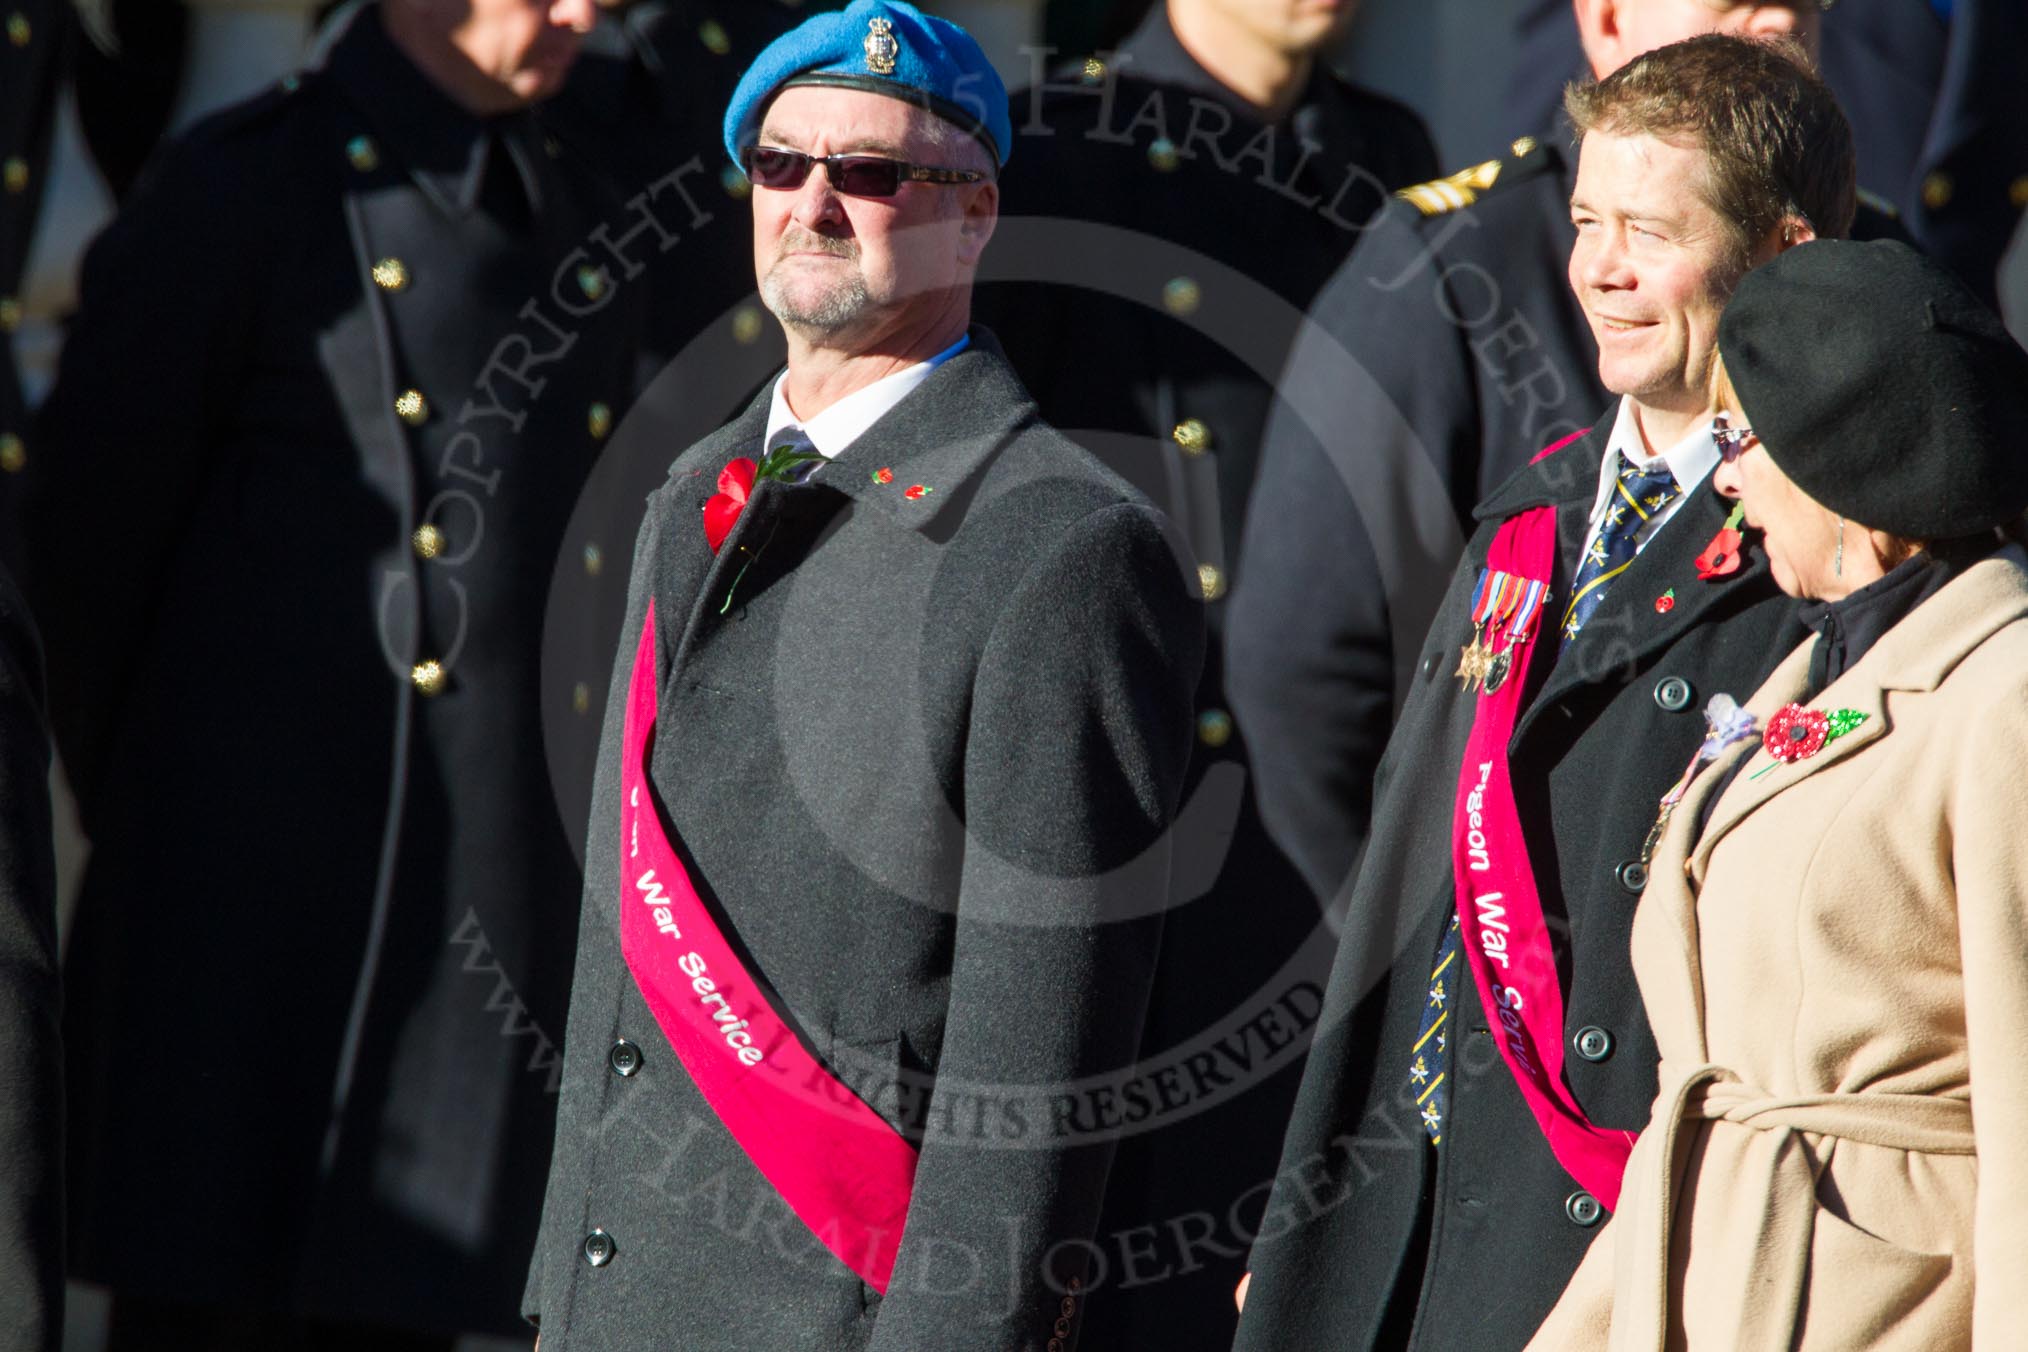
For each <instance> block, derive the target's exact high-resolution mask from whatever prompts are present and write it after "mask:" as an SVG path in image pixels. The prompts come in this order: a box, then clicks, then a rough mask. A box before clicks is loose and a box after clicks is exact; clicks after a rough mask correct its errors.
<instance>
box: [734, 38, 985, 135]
mask: <svg viewBox="0 0 2028 1352" xmlns="http://www.w3.org/2000/svg"><path fill="white" fill-rule="evenodd" d="M790 85H831V86H834V87H838V88H844V89H863V90H866V91H867V92H869V93H873V94H885V95H887V96H888V97H890V98H897V99H901V100H903V101H904V102H907V103H913V104H915V105H916V106H917V107H920V108H925V109H927V110H929V111H930V112H932V113H935V114H936V115H937V116H939V117H941V118H943V119H944V120H946V121H948V122H952V123H955V124H956V125H958V126H959V127H962V128H963V129H964V130H965V131H967V132H970V133H971V134H972V135H973V136H976V137H977V138H979V140H980V141H981V142H983V143H984V144H985V147H986V149H987V150H988V151H990V152H991V153H992V156H993V159H994V161H995V162H996V163H998V164H1002V165H1004V164H1006V163H1007V155H1008V152H1009V151H1011V150H1012V149H1013V148H1014V147H1013V142H1014V124H1013V122H1012V120H1011V119H1010V118H1009V117H1008V115H1007V86H1005V85H1003V84H1002V83H1000V76H999V73H998V72H997V71H995V70H994V69H993V63H992V62H990V61H988V60H987V59H986V54H985V53H984V52H982V51H980V50H979V44H978V43H977V42H976V41H974V40H973V38H972V35H971V34H970V33H967V32H966V31H965V30H964V29H962V28H960V27H958V26H957V25H956V24H954V23H952V22H950V20H948V19H933V18H930V17H929V16H928V15H926V14H924V13H923V12H922V11H921V10H919V9H917V8H916V7H915V6H914V5H908V4H903V3H901V0H853V3H852V4H850V5H848V6H846V7H845V8H844V9H842V10H836V11H833V12H831V13H828V14H818V15H815V16H814V17H812V18H810V19H808V20H806V21H805V22H803V23H801V24H799V25H797V26H796V27H795V28H794V29H791V30H790V31H789V32H787V33H784V34H783V35H782V36H781V37H779V38H776V39H775V40H774V41H773V42H772V43H769V44H768V46H767V49H766V50H765V51H763V52H762V53H761V54H760V56H759V57H757V58H755V60H754V63H753V65H752V66H751V67H749V68H748V70H747V72H746V74H745V75H744V76H742V77H741V79H740V82H739V87H738V88H737V89H735V90H733V92H732V103H731V105H730V106H729V107H727V108H726V110H725V153H726V154H728V155H730V156H731V157H732V160H733V163H735V164H737V163H739V162H740V151H741V150H742V149H743V148H745V147H746V146H750V145H752V144H753V143H754V140H755V138H756V137H757V136H759V134H760V122H761V117H762V115H763V114H764V113H765V112H766V111H767V106H768V103H769V101H770V100H772V99H773V98H774V96H775V95H776V94H778V93H780V92H781V91H782V90H783V89H786V88H788V87H789V86H790Z"/></svg>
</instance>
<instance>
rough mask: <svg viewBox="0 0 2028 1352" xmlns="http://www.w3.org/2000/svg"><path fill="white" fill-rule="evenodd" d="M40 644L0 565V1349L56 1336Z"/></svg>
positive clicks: (58, 1260)
mask: <svg viewBox="0 0 2028 1352" xmlns="http://www.w3.org/2000/svg"><path fill="white" fill-rule="evenodd" d="M43 706H44V691H43V679H42V648H41V645H40V644H39V643H38V642H37V640H36V636H35V627H34V625H33V624H32V623H31V622H30V620H29V618H28V607H27V605H26V604H25V603H24V602H23V601H22V599H21V595H20V593H19V592H17V591H16V590H15V589H14V582H13V580H12V579H11V578H9V577H8V576H7V575H6V573H5V572H4V571H0V1160H5V1161H6V1167H5V1168H0V1330H4V1331H0V1346H5V1347H7V1348H8V1349H9V1352H56V1348H57V1347H58V1346H60V1345H61V1344H62V1341H63V1200H62V1199H63V1060H62V1055H61V1050H60V1043H59V1033H58V1027H57V1018H58V1003H59V1002H58V990H57V954H56V864H55V861H54V860H53V859H52V857H51V850H50V813H49V729H48V727H47V725H46V724H45V723H44V721H43V715H42V711H43Z"/></svg>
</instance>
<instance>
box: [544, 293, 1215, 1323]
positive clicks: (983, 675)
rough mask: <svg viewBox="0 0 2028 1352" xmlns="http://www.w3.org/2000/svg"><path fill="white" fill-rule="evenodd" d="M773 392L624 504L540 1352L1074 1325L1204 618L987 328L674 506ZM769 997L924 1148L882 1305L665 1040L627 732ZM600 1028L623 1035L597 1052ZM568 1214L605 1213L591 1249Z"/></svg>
mask: <svg viewBox="0 0 2028 1352" xmlns="http://www.w3.org/2000/svg"><path fill="white" fill-rule="evenodd" d="M768 407H769V404H768V397H767V395H766V394H765V393H763V394H762V396H761V397H760V398H759V399H757V400H756V401H755V402H754V403H753V404H752V405H751V406H750V407H749V408H748V409H747V410H746V412H745V413H744V414H742V415H741V416H740V417H739V418H738V419H737V420H735V421H734V422H733V423H732V424H731V425H729V426H727V427H726V428H724V429H722V430H721V431H719V432H717V433H715V434H713V435H712V436H710V437H708V438H706V439H705V440H704V441H702V442H700V443H699V444H697V445H695V446H693V447H691V448H690V449H689V450H688V451H686V452H684V453H683V454H682V456H680V457H679V458H678V459H677V460H676V462H675V465H674V466H673V468H672V469H671V470H670V474H669V480H668V482H667V484H665V485H664V486H663V487H662V488H660V489H659V490H658V491H657V492H656V493H655V494H654V495H653V496H652V497H651V498H650V500H649V506H648V514H647V519H646V521H645V523H644V524H643V526H642V530H641V535H640V538H639V542H638V544H637V546H636V550H635V559H634V569H633V577H632V581H631V584H630V591H629V599H628V606H627V620H626V627H625V629H624V631H623V638H622V646H621V657H620V660H619V662H618V663H617V665H616V667H615V673H614V684H613V687H612V695H611V698H610V700H609V702H608V705H607V715H606V726H605V733H604V741H603V743H602V746H601V750H600V757H599V766H598V774H597V780H596V787H595V792H594V799H593V809H592V821H591V831H590V837H589V839H590V846H589V851H588V857H587V865H586V885H585V901H584V911H583V919H582V925H581V929H580V939H579V951H578V959H577V976H576V983H575V986H574V989H573V993H572V1001H571V1013H570V1023H569V1027H568V1032H567V1035H566V1048H565V1071H564V1082H563V1090H562V1100H561V1105H560V1110H559V1118H558V1125H557V1144H556V1154H555V1160H554V1163H553V1165H552V1167H551V1173H550V1181H549V1195H548V1200H547V1204H546V1207H545V1210H544V1216H543V1223H542V1231H541V1239H540V1242H539V1246H538V1249H537V1252H536V1255H535V1261H534V1265H533V1270H532V1272H531V1275H530V1279H529V1285H528V1296H527V1300H526V1311H527V1313H528V1314H529V1315H530V1317H531V1318H534V1319H536V1320H537V1321H538V1322H539V1324H540V1326H541V1329H542V1341H543V1348H544V1352H581V1350H583V1349H597V1350H598V1352H628V1350H629V1349H641V1350H642V1352H648V1350H649V1349H653V1350H654V1352H668V1350H670V1349H681V1348H693V1347H694V1348H704V1347H709V1348H713V1349H728V1350H729V1352H730V1350H733V1349H753V1352H782V1350H783V1349H789V1348H794V1349H798V1350H799V1352H800V1350H803V1349H830V1348H852V1349H857V1348H878V1349H896V1350H897V1352H898V1350H899V1349H911V1350H913V1349H922V1348H937V1349H940V1350H941V1352H964V1350H965V1349H980V1350H981V1352H983V1350H984V1349H1015V1348H1022V1349H1029V1348H1032V1349H1036V1352H1045V1349H1046V1350H1047V1352H1060V1349H1065V1348H1069V1347H1072V1346H1074V1345H1075V1343H1076V1340H1077V1333H1078V1327H1079V1323H1080V1316H1081V1314H1082V1305H1083V1292H1084V1289H1085V1287H1086V1286H1087V1285H1088V1284H1091V1283H1093V1282H1094V1281H1095V1279H1096V1274H1095V1273H1094V1272H1092V1271H1091V1265H1092V1263H1093V1261H1094V1260H1093V1253H1092V1250H1091V1249H1090V1247H1089V1244H1088V1241H1089V1238H1090V1235H1091V1232H1092V1229H1093V1227H1094V1225H1095V1223H1096V1218H1097V1216H1098V1209H1099V1202H1100V1200H1101V1197H1102V1194H1103V1190H1104V1184H1105V1179H1106V1171H1107V1167H1108V1162H1109V1160H1110V1158H1111V1155H1112V1153H1113V1152H1112V1144H1111V1141H1110V1139H1109V1136H1110V1133H1109V1131H1108V1130H1106V1124H1108V1123H1116V1122H1117V1117H1116V1116H1114V1117H1108V1116H1107V1115H1106V1114H1104V1113H1102V1112H1096V1111H1092V1110H1091V1105H1092V1104H1093V1103H1094V1102H1095V1101H1098V1102H1104V1101H1107V1100H1105V1097H1104V1095H1105V1081H1106V1078H1107V1074H1108V1072H1113V1071H1118V1070H1120V1069H1121V1068H1123V1067H1124V1066H1126V1064H1127V1063H1129V1062H1131V1061H1132V1059H1133V1056H1134V1051H1135V1045H1136V1039H1137V1037H1138V1034H1139V1031H1140V1025H1141V1021H1142V1017H1143V1013H1144V1010H1145V1006H1146V1000H1147V993H1148V986H1149V980H1150V975H1151V972H1152V970H1153V964H1154V958H1155V951H1156V946H1157V944H1158V942H1159V938H1160V931H1161V918H1160V916H1161V903H1162V899H1163V897H1164V895H1165V891H1166V882H1167V872H1168V866H1167V839H1166V836H1167V833H1168V829H1169V826H1170V823H1171V819H1172V814H1173V813H1174V811H1175V807H1176V799H1177V796H1178V792H1179V786H1180V784H1181V782H1182V776H1183V771H1184V766H1185V763H1186V760H1187V758H1188V755H1189V745H1190V738H1191V729H1192V720H1193V715H1194V710H1193V706H1192V694H1193V692H1194V690H1195V686H1196V681H1197V675H1198V667H1199V664H1200V662H1201V660H1202V653H1203V643H1204V638H1203V614H1202V609H1203V608H1202V602H1201V601H1200V600H1199V599H1197V598H1196V597H1195V595H1194V594H1193V589H1191V588H1188V587H1186V585H1185V582H1186V579H1185V577H1184V575H1183V573H1182V571H1181V569H1180V567H1179V565H1178V561H1177V556H1176V554H1175V552H1174V549H1173V547H1172V543H1171V541H1170V539H1169V537H1168V534H1167V526H1166V523H1165V521H1164V519H1163V518H1162V516H1161V515H1160V514H1159V513H1158V512H1157V511H1155V510H1154V509H1153V508H1152V507H1151V506H1149V505H1148V504H1147V503H1146V502H1145V501H1144V500H1142V499H1141V498H1140V497H1139V496H1138V495H1136V494H1135V493H1134V492H1133V491H1132V490H1131V489H1130V488H1128V487H1127V486H1126V485H1125V484H1124V483H1122V482H1121V481H1119V480H1118V479H1116V478H1114V477H1113V476H1112V475H1111V474H1110V473H1109V472H1107V471H1106V470H1104V469H1102V468H1101V467H1100V466H1099V465H1098V464H1097V462H1096V461H1094V460H1092V459H1091V458H1089V456H1088V455H1087V454H1086V453H1085V452H1084V451H1083V450H1082V449H1080V448H1079V447H1077V446H1076V445H1075V444H1073V443H1072V442H1070V441H1069V440H1067V439H1066V438H1064V437H1063V436H1061V435H1059V434H1058V433H1056V432H1055V431H1054V430H1052V429H1050V428H1049V427H1048V426H1046V425H1045V424H1043V423H1042V422H1041V421H1040V419H1039V417H1038V415H1037V413H1036V410H1035V406H1034V404H1033V403H1032V401H1031V400H1030V399H1029V397H1028V395H1027V393H1026V391H1025V390H1024V389H1023V388H1022V386H1021V384H1020V382H1019V380H1018V379H1017V378H1016V376H1015V375H1014V372H1013V370H1012V368H1011V367H1009V366H1008V364H1007V363H1006V361H1005V360H1004V358H1003V357H1002V356H1001V355H1000V352H999V348H998V345H997V344H996V343H995V342H994V341H993V339H992V337H991V335H990V334H989V333H987V332H986V331H985V330H983V329H977V328H975V329H974V330H973V331H972V344H971V346H970V347H968V348H967V349H966V350H965V351H963V352H961V353H960V354H958V355H957V356H956V357H953V358H952V359H950V360H949V361H948V362H946V363H944V364H943V365H942V366H940V367H939V368H938V369H937V370H936V371H935V373H934V374H933V375H932V376H931V377H930V378H929V379H928V380H927V381H926V382H925V383H924V384H923V385H922V386H921V387H919V388H918V389H916V390H915V391H914V392H913V393H911V394H910V395H909V396H908V397H907V398H906V399H905V400H904V401H903V402H902V403H901V404H899V405H898V406H897V407H896V408H895V409H893V410H892V411H891V412H890V413H888V414H887V415H886V416H884V417H883V418H882V419H881V420H880V421H879V422H878V423H877V424H875V425H874V427H873V428H871V429H870V430H869V431H868V432H867V433H866V434H865V435H864V436H862V437H861V438H860V439H859V440H858V441H857V442H855V443H854V444H853V445H852V446H851V447H850V448H849V449H848V450H847V451H846V452H845V453H844V454H842V455H841V456H840V457H839V458H838V459H836V460H834V461H832V462H831V463H829V464H828V465H826V466H824V467H823V469H822V470H821V471H820V472H819V473H817V474H816V475H815V476H814V477H812V478H811V479H810V480H809V481H807V482H805V483H802V484H797V485H793V486H791V485H787V484H783V483H781V482H777V481H772V480H763V481H761V482H760V483H759V484H758V485H757V486H756V488H755V490H754V493H753V495H752V497H751V499H750V500H749V502H748V504H747V506H746V508H745V511H744V513H743V515H742V516H741V517H740V519H739V522H738V524H737V525H736V526H735V527H734V528H733V532H732V534H731V535H730V536H729V537H728V538H727V539H726V540H725V542H724V544H723V547H722V549H721V550H720V551H719V552H718V553H717V554H715V555H714V554H713V553H712V551H711V550H710V548H709V547H708V545H707V544H706V542H705V538H704V532H703V527H702V522H701V512H700V509H701V507H702V506H703V504H704V502H705V500H706V499H707V498H708V497H709V495H710V494H711V493H712V492H713V491H714V489H715V488H716V485H717V477H718V474H719V471H720V470H721V469H722V468H723V467H724V466H725V464H726V463H727V462H728V461H729V460H731V459H733V458H734V457H736V456H754V455H757V454H758V453H759V451H760V450H761V440H762V436H763V433H764V431H765V428H766V421H767V413H768ZM651 600H652V601H653V602H654V605H655V615H656V643H655V650H654V656H653V660H654V663H655V673H654V679H655V683H656V688H657V692H658V694H657V699H658V706H659V707H658V713H657V722H656V729H655V734H654V738H653V741H652V743H651V744H650V745H651V750H650V752H649V772H648V778H649V782H650V784H651V786H652V791H653V793H654V795H655V796H656V798H657V799H658V800H659V801H658V803H657V806H658V808H659V815H660V819H661V822H662V825H663V827H664V829H665V830H666V831H667V832H668V834H669V836H670V838H671V840H672V841H673V842H675V844H676V848H677V850H678V851H679V853H680V855H681V857H682V858H683V860H684V863H685V866H686V867H687V869H688V870H689V872H690V873H691V875H692V878H693V880H694V881H695V883H696V886H697V890H698V893H699V895H700V897H701V898H702V899H703V903H704V905H705V906H706V907H707V908H708V909H710V910H711V912H712V914H713V916H714V918H715V920H716V922H717V924H718V925H719V926H720V928H721V929H722V930H723V932H724V933H725V935H726V937H727V938H728V940H729V941H730V942H731V943H732V945H733V946H734V948H735V949H736V950H738V951H739V952H740V953H741V954H742V955H743V960H744V963H745V965H746V967H747V969H748V971H749V972H751V973H752V974H753V976H754V977H755V978H756V980H757V981H758V983H759V984H760V985H761V986H762V987H763V988H764V989H765V990H766V991H767V992H768V993H769V997H770V1003H771V1005H772V1007H773V1008H774V1009H775V1010H776V1011H777V1012H778V1013H780V1014H781V1015H782V1016H783V1017H784V1018H785V1019H786V1020H787V1021H788V1022H789V1023H790V1025H791V1026H792V1027H793V1028H794V1029H795V1030H796V1031H797V1033H798V1034H799V1036H800V1038H801V1040H802V1041H803V1043H804V1044H805V1046H806V1047H807V1048H808V1049H809V1051H810V1052H811V1053H812V1054H813V1055H814V1056H815V1057H816V1058H817V1059H818V1060H819V1061H820V1062H822V1063H823V1064H824V1065H825V1066H826V1067H827V1068H828V1069H829V1070H830V1071H831V1073H832V1074H833V1075H834V1076H835V1077H836V1078H837V1079H838V1080H839V1081H840V1082H842V1083H843V1084H844V1085H846V1086H848V1087H849V1088H850V1090H851V1091H852V1092H853V1093H856V1094H857V1095H858V1097H859V1098H860V1099H861V1100H863V1101H864V1102H866V1103H868V1104H869V1105H870V1106H871V1107H872V1108H873V1109H874V1110H875V1111H876V1112H878V1113H879V1114H880V1115H881V1116H882V1117H884V1118H885V1119H886V1120H887V1122H888V1123H889V1124H890V1125H892V1126H893V1127H894V1128H895V1129H896V1130H898V1131H900V1132H901V1133H902V1134H904V1135H905V1136H907V1137H908V1138H909V1139H910V1140H911V1141H912V1142H914V1143H915V1144H916V1145H917V1147H918V1149H919V1157H918V1162H917V1167H916V1173H915V1180H914V1186H913V1191H912V1193H911V1195H910V1202H909V1205H908V1210H907V1221H906V1226H905V1230H904V1233H903V1238H902V1241H901V1247H900V1251H899V1256H898V1260H897V1263H896V1267H895V1270H894V1275H893V1278H892V1282H891V1284H890V1285H889V1287H888V1289H887V1291H886V1293H885V1295H882V1294H881V1293H879V1292H877V1291H876V1290H874V1288H873V1287H872V1286H870V1285H867V1284H866V1283H865V1282H863V1281H862V1280H861V1278H860V1276H859V1275H857V1274H856V1273H855V1272H854V1271H853V1270H852V1269H851V1268H848V1267H847V1266H846V1265H845V1264H844V1263H842V1262H841V1261H840V1260H839V1259H837V1258H836V1257H834V1256H833V1255H832V1253H831V1252H830V1251H829V1250H828V1249H826V1248H825V1247H823V1245H822V1244H820V1242H819V1241H818V1239H817V1237H816V1235H815V1234H814V1233H813V1232H812V1231H811V1229H810V1228H809V1227H808V1226H806V1225H804V1224H803V1222H801V1221H800V1220H799V1219H797V1217H796V1216H795V1215H794V1214H793V1213H792V1212H791V1211H790V1210H789V1209H788V1208H787V1206H786V1204H785V1203H784V1202H783V1201H782V1199H781V1197H780V1196H779V1195H778V1194H777V1193H776V1192H775V1191H774V1190H773V1188H772V1187H771V1186H770V1185H769V1183H768V1181H767V1179H766V1178H765V1177H764V1176H763V1175H762V1174H761V1173H760V1171H759V1170H758V1169H757V1168H756V1167H755V1166H754V1165H753V1163H752V1162H751V1161H750V1159H749V1158H748V1157H747V1155H746V1154H744V1153H743V1152H742V1150H741V1148H740V1146H739V1143H738V1142H737V1140H736V1139H735V1138H734V1136H733V1135H732V1134H731V1132H730V1131H729V1130H728V1129H727V1128H726V1127H725V1126H724V1125H723V1124H722V1123H721V1121H720V1120H719V1118H718V1117H717V1116H716V1115H715V1114H714V1112H713V1110H712V1108H711V1107H710V1105H709V1104H708V1103H707V1102H706V1101H705V1099H704V1098H703V1096H702V1095H701V1094H700V1092H699V1091H698V1089H697V1088H696V1086H695V1084H694V1083H693V1081H692V1080H691V1079H690V1077H689V1075H688V1073H687V1072H686V1071H685V1070H684V1068H683V1066H682V1064H681V1063H680V1062H679V1061H678V1060H677V1058H676V1056H675V1054H674V1053H673V1052H672V1051H671V1049H670V1045H669V1043H668V1042H667V1041H666V1040H665V1038H664V1036H663V1034H662V1032H661V1030H660V1028H659V1027H658V1025H657V1024H656V1023H655V1021H654V1017H653V1015H652V1014H651V1013H650V1011H649V1008H648V1006H647V1004H646V1003H645V1001H644V1000H643V998H642V995H641V993H640V990H639V988H638V987H637V985H636V983H635V980H634V977H633V975H632V974H631V973H630V971H629V969H628V967H627V965H626V962H625V960H624V957H623V955H622V949H621V944H620V935H619V919H618V915H619V910H618V889H619V886H620V881H619V876H618V873H619V869H618V855H617V851H618V848H619V834H620V832H619V826H620V812H621V802H620V799H621V792H620V764H619V761H620V753H621V728H622V722H623V710H624V701H625V698H626V693H627V688H628V687H627V681H628V678H629V669H630V668H631V666H632V665H633V661H634V654H635V649H636V645H637V643H638V642H639V637H640V635H641V633H642V631H643V621H644V618H645V615H646V612H647V609H648V605H649V602H650V601H651ZM621 1043H626V1044H628V1045H627V1046H626V1047H621V1046H620V1045H619V1044H621ZM594 1232H596V1234H594Z"/></svg>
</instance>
